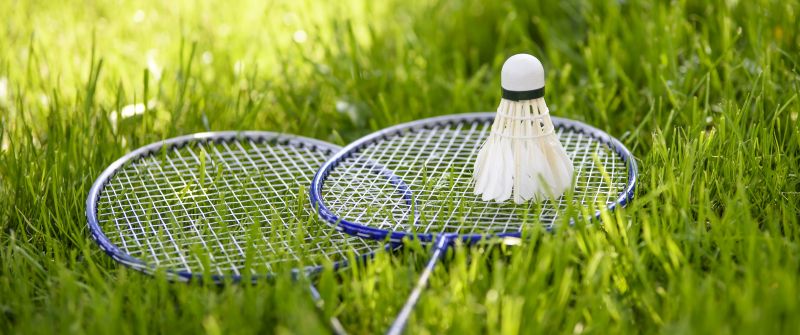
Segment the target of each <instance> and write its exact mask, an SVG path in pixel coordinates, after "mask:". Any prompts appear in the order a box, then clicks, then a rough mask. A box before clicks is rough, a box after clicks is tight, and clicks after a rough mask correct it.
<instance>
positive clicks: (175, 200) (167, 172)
mask: <svg viewBox="0 0 800 335" xmlns="http://www.w3.org/2000/svg"><path fill="white" fill-rule="evenodd" d="M339 149H340V148H339V147H337V146H334V145H332V144H328V143H325V142H322V141H318V140H313V139H309V138H304V137H298V136H289V135H281V134H276V133H270V132H213V133H200V134H195V135H188V136H182V137H177V138H173V139H169V140H165V141H162V142H157V143H154V144H151V145H148V146H145V147H142V148H140V149H138V150H135V151H133V152H131V153H129V154H127V155H126V156H124V157H122V158H120V159H119V160H117V161H116V162H114V163H113V164H111V166H109V167H108V168H107V169H106V170H105V171H104V172H103V173H102V174H101V175H100V177H99V178H98V179H97V180H96V181H95V183H94V185H93V186H92V188H91V190H90V192H89V196H88V199H87V201H86V216H87V219H88V226H89V231H90V232H91V236H92V238H93V239H94V240H95V241H96V242H97V244H98V245H99V246H100V248H101V249H102V250H104V251H105V252H106V253H107V254H108V255H109V256H111V258H113V259H114V260H115V261H117V262H119V263H121V264H123V265H125V266H128V267H130V268H133V269H136V270H139V271H142V272H145V273H148V274H153V273H155V272H156V271H163V273H164V274H165V276H166V277H167V278H168V279H170V280H173V281H190V280H211V281H213V282H215V283H222V282H224V281H233V282H238V281H242V280H248V281H257V280H261V279H264V278H267V277H271V276H274V275H276V274H278V273H289V274H290V275H292V276H293V277H295V278H299V277H301V276H309V275H313V274H314V273H316V272H318V271H320V270H321V269H322V266H323V265H325V264H329V265H332V266H333V267H334V268H339V267H341V266H344V265H346V264H347V262H348V259H360V258H363V257H368V256H369V255H372V254H373V253H374V252H376V251H379V250H383V249H384V248H385V246H384V243H383V242H380V241H372V240H365V239H361V238H356V237H352V236H349V235H346V234H343V233H341V232H338V231H336V230H334V229H331V228H330V226H328V225H326V224H324V223H321V222H319V221H318V219H317V217H316V215H314V213H313V211H312V210H311V207H310V206H309V205H308V201H307V189H308V185H309V184H310V181H311V177H312V176H313V174H314V172H315V171H316V170H317V169H318V168H319V166H320V165H321V164H322V163H323V162H324V161H325V160H326V159H327V158H328V157H330V156H331V155H332V154H333V153H334V152H336V151H338V150H339ZM285 271H289V272H285ZM310 290H311V295H312V297H313V299H314V301H315V303H316V304H317V306H318V307H321V304H322V300H321V298H320V295H319V293H318V292H317V290H316V289H315V288H314V286H313V285H310ZM330 321H331V325H332V327H333V330H334V331H335V332H337V333H344V330H343V328H342V327H341V325H340V324H339V322H338V320H336V319H332V320H330Z"/></svg>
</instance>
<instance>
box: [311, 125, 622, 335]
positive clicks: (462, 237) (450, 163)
mask: <svg viewBox="0 0 800 335" xmlns="http://www.w3.org/2000/svg"><path fill="white" fill-rule="evenodd" d="M494 115H495V113H473V114H460V115H450V116H443V117H435V118H430V119H424V120H419V121H415V122H410V123H406V124H402V125H398V126H395V127H391V128H388V129H385V130H382V131H379V132H376V133H373V134H371V135H367V136H366V137H363V138H361V139H359V140H357V141H355V142H353V143H352V144H350V145H348V146H346V147H345V148H344V149H342V151H340V152H338V153H337V154H335V155H334V156H333V157H331V158H330V159H329V160H328V161H327V162H325V164H323V166H322V167H321V168H320V170H319V171H318V172H317V174H316V175H315V176H314V180H313V181H312V184H311V189H310V198H311V202H312V205H313V206H314V207H315V208H317V211H318V213H319V215H320V217H321V218H323V219H324V220H325V221H327V222H328V223H330V224H333V225H335V226H336V227H337V229H339V230H341V231H344V232H346V233H348V234H351V235H356V236H360V237H366V238H371V239H375V240H386V239H388V240H390V241H394V242H400V241H402V240H403V239H404V238H408V239H418V240H419V241H420V242H422V243H433V247H432V256H431V258H430V260H429V261H428V263H427V265H426V267H425V269H424V271H423V272H422V274H421V275H420V278H419V280H418V282H417V285H416V286H415V288H414V290H413V291H412V293H411V295H410V296H409V298H408V300H407V302H406V303H405V305H404V306H403V308H402V310H401V312H400V313H399V314H398V316H397V318H396V319H395V321H394V323H393V325H392V327H391V328H390V330H389V332H388V333H389V334H399V333H401V332H402V330H403V328H404V326H405V324H406V322H407V320H408V318H409V316H410V314H411V311H412V310H413V307H414V305H415V304H416V302H417V300H418V299H419V297H420V295H421V293H422V291H423V289H424V287H425V286H426V285H427V280H428V278H429V277H430V275H431V273H432V271H433V269H434V267H435V266H436V264H437V262H438V261H439V259H440V258H441V257H442V255H444V254H445V253H446V252H447V250H448V248H449V247H450V246H452V245H453V244H455V242H456V241H461V242H463V243H464V244H472V243H475V242H477V241H480V240H485V239H487V238H503V237H505V238H512V239H513V238H519V237H520V236H521V234H522V232H523V230H525V229H526V227H530V226H532V225H535V224H540V225H543V226H544V227H545V228H546V229H550V228H552V227H553V225H555V224H557V223H559V222H562V221H563V220H562V218H561V216H563V215H564V213H565V212H569V210H571V211H572V212H573V213H570V214H569V217H565V218H564V219H566V222H574V220H575V219H576V218H581V217H583V218H591V219H593V218H599V216H600V213H601V208H605V209H606V210H609V211H611V210H614V209H615V208H617V207H620V206H625V205H626V204H627V203H628V202H629V201H630V200H631V199H632V198H633V194H634V187H635V184H636V176H637V166H636V162H635V161H634V158H633V156H632V155H631V153H630V151H629V150H628V149H627V148H625V146H624V145H622V144H621V143H620V142H619V141H618V140H616V139H614V138H613V137H611V136H609V135H608V134H606V133H605V132H603V131H600V130H598V129H596V128H593V127H591V126H588V125H586V124H583V123H581V122H578V121H572V120H568V119H563V118H557V117H553V118H552V120H553V125H554V127H555V132H556V134H557V135H558V138H559V140H560V141H561V143H562V145H563V146H564V148H565V150H566V152H567V154H568V155H569V158H570V159H571V160H572V162H574V168H575V172H574V173H575V177H574V189H573V190H572V191H569V192H567V194H565V195H564V196H562V197H559V198H557V199H554V200H547V201H544V202H539V203H536V202H527V203H524V204H514V203H513V202H503V203H497V202H493V201H489V202H487V201H482V200H481V197H480V195H475V194H474V192H473V185H474V184H473V179H472V178H473V164H474V162H475V159H476V155H477V153H478V151H479V149H480V146H481V145H482V144H483V143H484V141H485V140H486V137H487V136H488V135H489V133H490V131H491V124H492V121H493V119H494Z"/></svg>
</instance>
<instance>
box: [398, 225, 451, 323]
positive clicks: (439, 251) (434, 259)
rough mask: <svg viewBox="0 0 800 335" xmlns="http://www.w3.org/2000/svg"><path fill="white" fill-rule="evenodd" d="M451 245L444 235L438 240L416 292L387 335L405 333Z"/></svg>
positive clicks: (410, 296)
mask: <svg viewBox="0 0 800 335" xmlns="http://www.w3.org/2000/svg"><path fill="white" fill-rule="evenodd" d="M449 245H450V236H448V235H443V236H440V237H439V238H438V240H437V241H436V246H435V248H434V249H433V255H431V259H430V260H428V264H427V265H425V271H422V275H420V276H419V279H418V280H417V285H416V286H414V290H413V291H411V295H409V296H408V300H406V303H405V305H403V309H401V310H400V313H399V314H397V317H396V318H395V319H394V322H393V323H392V326H391V327H390V328H389V331H387V332H386V334H387V335H400V334H402V333H403V330H404V329H405V327H406V323H408V318H409V317H411V311H413V310H414V306H415V305H416V304H417V301H419V297H420V296H421V295H422V290H424V289H425V287H426V286H428V279H429V278H430V276H431V274H432V273H433V268H434V267H436V264H437V263H439V260H440V259H441V258H442V256H443V255H444V254H445V252H447V247H448V246H449Z"/></svg>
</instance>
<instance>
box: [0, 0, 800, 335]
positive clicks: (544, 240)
mask: <svg viewBox="0 0 800 335" xmlns="http://www.w3.org/2000/svg"><path fill="white" fill-rule="evenodd" d="M798 12H800V5H798V3H797V2H796V1H738V2H736V1H710V2H701V1H697V2H682V1H677V2H670V3H665V2H655V3H652V2H641V3H640V2H639V1H591V2H589V3H573V2H543V3H541V4H537V3H529V2H522V1H519V2H486V1H442V2H434V3H427V2H423V1H411V2H407V1H380V2H379V1H363V2H341V3H340V2H338V1H334V2H302V1H301V2H295V1H285V2H267V1H243V2H238V3H235V4H234V3H215V2H210V1H206V2H188V1H187V2H183V1H174V2H169V1H168V2H157V1H147V2H141V1H139V2H121V3H118V2H113V3H111V2H108V3H75V2H71V1H61V2H58V1H41V2H36V1H3V2H0V13H3V19H4V22H3V23H2V24H0V50H1V51H0V332H3V333H54V332H58V333H64V332H75V333H80V332H92V333H202V332H206V333H211V334H215V333H229V332H281V333H283V332H289V331H292V332H296V333H314V332H318V331H324V330H325V321H324V319H322V318H320V317H319V316H318V315H317V314H316V312H314V307H313V303H312V302H311V300H310V298H309V297H308V292H307V289H306V287H305V286H304V285H302V284H298V283H295V282H293V281H292V280H291V279H290V278H288V277H289V276H285V277H280V278H278V279H276V280H275V282H274V283H271V284H264V285H223V286H221V287H217V286H212V285H184V284H172V283H168V282H166V281H165V280H163V274H159V275H157V276H156V277H155V278H154V277H151V276H146V275H141V274H139V273H138V272H135V271H131V270H128V269H126V268H124V267H122V266H120V265H118V264H116V263H115V262H114V261H112V260H111V259H110V258H108V257H107V256H106V255H105V254H104V253H103V252H102V251H101V250H100V249H99V248H98V247H97V246H96V245H95V244H94V243H93V242H92V241H91V239H90V238H89V237H88V232H87V230H86V228H85V227H86V223H85V221H86V220H85V217H84V210H85V200H86V195H87V192H88V189H89V187H90V185H91V183H92V182H93V180H94V179H95V178H96V177H97V176H98V174H99V173H100V172H101V171H102V170H103V169H104V168H105V167H106V166H108V165H109V164H110V163H111V162H113V161H114V160H115V159H117V158H118V157H120V156H122V155H123V154H124V153H126V152H128V151H130V150H132V149H135V148H137V147H139V146H142V145H144V144H148V143H151V142H154V141H157V140H160V139H163V138H168V137H173V136H177V135H184V134H188V133H192V132H198V131H207V130H228V129H259V130H272V131H285V132H290V133H295V134H299V135H305V136H309V137H314V138H319V139H322V140H327V141H332V142H335V143H337V144H344V143H346V142H348V141H351V140H354V139H356V138H358V137H359V136H361V135H364V134H367V133H369V132H371V131H372V130H376V129H379V128H383V127H386V126H390V125H394V124H397V123H400V122H403V121H408V120H413V119H418V118H421V117H425V116H432V115H440V114H448V113H461V112H474V111H484V110H492V109H494V108H495V107H496V104H497V102H498V99H499V94H498V93H499V87H498V86H499V76H498V74H499V69H500V66H501V65H502V62H503V61H504V60H505V58H506V57H508V56H509V55H511V54H513V53H517V52H523V51H525V52H530V53H533V54H535V55H537V56H540V59H542V61H543V63H544V65H545V67H546V69H547V71H548V72H547V80H548V82H547V85H548V97H547V99H548V106H549V107H550V108H551V112H552V114H553V115H557V116H562V117H568V118H573V119H578V120H582V121H585V122H586V123H588V124H591V125H593V126H596V127H598V128H600V129H603V130H605V131H607V132H608V133H609V134H611V135H613V136H615V137H617V138H619V139H621V140H622V142H624V143H625V144H626V145H627V146H628V147H629V148H631V149H632V151H633V153H634V155H635V156H636V157H637V158H638V163H639V165H640V167H641V169H640V170H641V172H642V175H641V176H640V179H639V185H638V192H637V195H636V200H635V201H634V202H633V203H632V205H631V206H630V207H629V208H627V209H625V210H624V211H620V212H615V213H606V214H604V217H603V218H604V222H605V224H604V225H603V226H598V225H585V224H579V225H577V226H576V227H573V228H570V229H557V230H556V231H555V232H553V233H546V232H543V231H541V230H539V229H532V230H531V231H530V232H529V234H528V235H529V236H528V238H527V239H526V240H525V243H523V244H522V245H520V246H517V247H512V248H507V247H506V248H502V247H499V246H483V247H476V248H472V249H468V248H457V250H458V251H457V252H455V254H454V255H453V256H452V257H449V258H448V260H447V261H446V262H445V263H444V264H442V265H443V266H440V267H438V269H437V270H436V272H435V274H434V276H433V277H432V278H431V285H430V288H429V289H428V290H427V291H426V292H425V293H424V295H423V298H422V300H421V301H420V304H419V305H418V307H417V309H416V313H415V315H414V316H413V318H412V321H411V324H410V326H409V330H410V331H412V332H420V333H442V332H450V333H465V332H469V333H474V332H479V333H506V334H514V333H603V334H604V333H630V332H647V333H654V332H663V333H791V332H794V331H795V330H796V329H798V328H799V327H800V324H799V323H798V322H799V321H798V320H800V319H798V318H797V317H795V315H797V314H798V313H800V285H799V284H798V283H800V274H798V269H800V241H799V239H800V227H798V224H800V220H799V219H798V215H799V213H800V208H798V206H799V205H798V204H800V172H798V171H800V125H798V124H799V122H798V120H797V119H798V117H797V116H798V114H800V97H798V95H800V70H799V68H798V66H800V57H798V55H800V33H798V29H797V21H798V14H797V13H798ZM205 182H206V183H211V182H213V181H212V180H210V179H207V180H205ZM195 187H198V186H197V185H195ZM426 257H427V253H426V252H425V251H424V250H422V248H421V247H420V246H416V245H411V246H409V248H407V249H406V250H405V251H403V252H400V253H398V254H396V255H390V254H386V253H384V254H380V255H378V256H377V257H376V259H375V260H374V261H372V262H370V263H369V265H368V266H363V265H358V266H354V267H352V268H350V269H347V270H344V271H339V272H337V273H333V272H332V271H330V270H327V271H324V272H323V273H321V274H320V278H319V279H318V280H317V281H316V283H317V286H318V288H319V289H320V291H321V294H322V295H323V297H324V299H325V301H326V304H325V313H326V314H327V315H336V316H338V317H339V318H340V319H341V321H342V322H343V324H344V325H345V327H346V328H347V329H348V330H350V331H352V332H354V333H366V332H382V331H384V330H385V329H386V327H387V326H388V325H389V324H390V322H391V321H392V319H393V317H394V315H395V313H396V312H397V311H398V309H399V307H400V306H401V304H402V303H403V301H404V299H405V297H406V294H407V293H408V292H409V290H410V287H411V285H412V284H413V283H414V281H415V279H416V276H417V275H418V272H419V270H420V269H421V264H423V263H424V261H425V260H426Z"/></svg>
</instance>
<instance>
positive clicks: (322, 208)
mask: <svg viewBox="0 0 800 335" xmlns="http://www.w3.org/2000/svg"><path fill="white" fill-rule="evenodd" d="M495 115H496V113H494V112H483V113H467V114H456V115H446V116H439V117H433V118H427V119H422V120H418V121H412V122H408V123H404V124H400V125H397V126H394V127H390V128H386V129H384V130H380V131H377V132H375V133H372V134H370V135H367V136H365V137H362V138H361V139H359V140H356V141H355V142H353V143H351V144H350V145H347V146H346V147H344V149H342V150H341V151H339V153H337V154H335V155H334V156H332V157H331V158H329V159H328V161H326V162H325V163H324V164H323V165H322V167H321V168H320V170H319V171H318V172H317V173H316V175H315V176H314V179H313V180H312V182H311V187H310V189H309V198H310V201H311V204H312V206H314V208H316V209H317V212H318V214H319V216H320V217H321V218H322V219H323V220H325V221H326V222H328V223H329V224H332V225H334V226H335V227H336V229H339V230H341V231H343V232H345V233H347V234H350V235H355V236H359V237H364V238H370V239H375V240H389V241H390V242H392V243H401V242H402V241H403V239H406V238H407V239H418V240H419V241H420V242H422V243H430V242H434V248H433V250H432V252H433V254H432V256H431V259H430V260H429V262H428V263H427V265H426V267H425V270H424V271H423V273H422V274H421V275H420V279H419V281H418V283H417V286H416V287H415V289H414V290H413V291H412V293H411V295H410V297H409V299H408V301H407V302H406V304H405V305H404V306H403V309H402V310H401V312H400V313H399V314H398V316H397V318H396V319H395V322H394V323H393V324H392V327H391V328H390V329H389V331H388V334H400V333H402V331H403V329H404V327H405V324H406V322H407V320H408V318H409V317H410V314H411V311H412V310H413V307H414V305H415V304H416V301H417V300H418V299H419V297H420V295H421V293H422V290H423V288H424V286H425V285H426V283H427V280H428V278H429V277H430V275H431V273H432V272H433V268H434V267H435V265H436V264H437V263H438V261H439V260H440V259H441V257H442V256H443V255H444V254H445V253H446V251H447V248H449V247H450V246H451V245H452V244H454V242H455V241H457V240H461V241H462V242H463V243H465V244H467V245H470V244H474V243H477V242H479V241H481V240H483V239H487V238H508V237H511V238H519V237H521V232H507V233H499V234H487V235H484V234H474V233H471V234H458V233H440V234H435V233H412V232H402V231H389V230H384V229H379V228H374V227H369V226H367V225H364V224H361V223H359V222H353V221H349V220H347V219H345V218H341V217H339V216H338V215H336V214H335V213H333V212H332V211H331V210H330V209H329V207H328V206H327V204H326V203H325V201H324V199H323V197H322V190H323V184H324V181H325V179H326V178H327V177H328V176H329V175H330V173H331V172H332V171H333V170H334V169H335V168H336V167H337V166H338V165H339V164H341V163H342V162H344V161H345V160H346V159H348V158H350V157H352V156H353V155H355V154H357V153H359V152H360V151H361V150H362V149H364V148H366V147H368V146H370V145H371V144H374V143H378V142H381V141H383V140H386V139H388V138H390V137H392V136H394V135H398V134H403V133H405V132H410V131H414V130H416V129H430V128H433V127H447V126H453V125H455V124H459V123H465V122H466V123H475V122H481V123H482V122H492V121H493V120H494V117H495ZM552 121H553V125H554V126H555V127H556V128H563V129H565V130H571V131H574V132H577V133H582V134H585V135H588V136H589V137H591V138H592V139H594V140H596V141H597V142H600V143H603V144H605V145H607V146H608V147H609V148H610V149H611V150H613V151H614V152H615V153H616V154H618V155H619V156H620V157H621V158H622V160H623V161H624V162H625V164H626V166H627V169H628V176H627V185H626V186H625V188H624V189H623V191H622V192H621V193H620V195H619V196H618V197H617V198H616V199H615V201H613V202H611V203H609V204H608V205H607V207H606V210H608V211H613V210H614V209H616V208H617V207H624V206H626V205H627V204H628V203H630V201H631V200H633V197H634V192H635V189H636V178H637V176H638V166H637V164H636V160H635V158H634V157H633V155H632V154H631V152H630V150H628V148H626V147H625V146H624V145H623V144H622V143H621V142H620V141H619V140H617V139H616V138H614V137H612V136H610V135H608V134H607V133H605V132H604V131H602V130H599V129H597V128H595V127H592V126H589V125H587V124H584V123H582V122H579V121H575V120H570V119H565V118H559V117H552ZM373 164H374V166H373V171H376V172H378V174H379V175H382V176H384V177H385V178H387V179H388V180H389V181H390V183H392V184H393V185H394V186H396V187H397V190H398V192H400V193H401V194H402V197H403V199H405V200H406V201H407V202H408V204H409V205H411V201H413V200H412V199H413V194H411V190H410V188H409V187H408V185H406V183H405V182H404V181H403V180H402V179H401V178H399V177H398V176H396V175H395V174H394V173H392V172H391V171H388V170H387V169H386V168H385V167H383V166H381V165H379V163H378V162H374V163H373ZM600 215H601V210H597V211H596V212H595V215H594V216H593V219H596V220H599V218H600ZM418 220H419V216H418V215H417V213H416V212H415V213H414V223H415V224H416V223H417V222H418ZM570 224H571V225H572V224H574V220H573V219H570ZM547 229H548V230H550V229H552V226H548V227H547Z"/></svg>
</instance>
